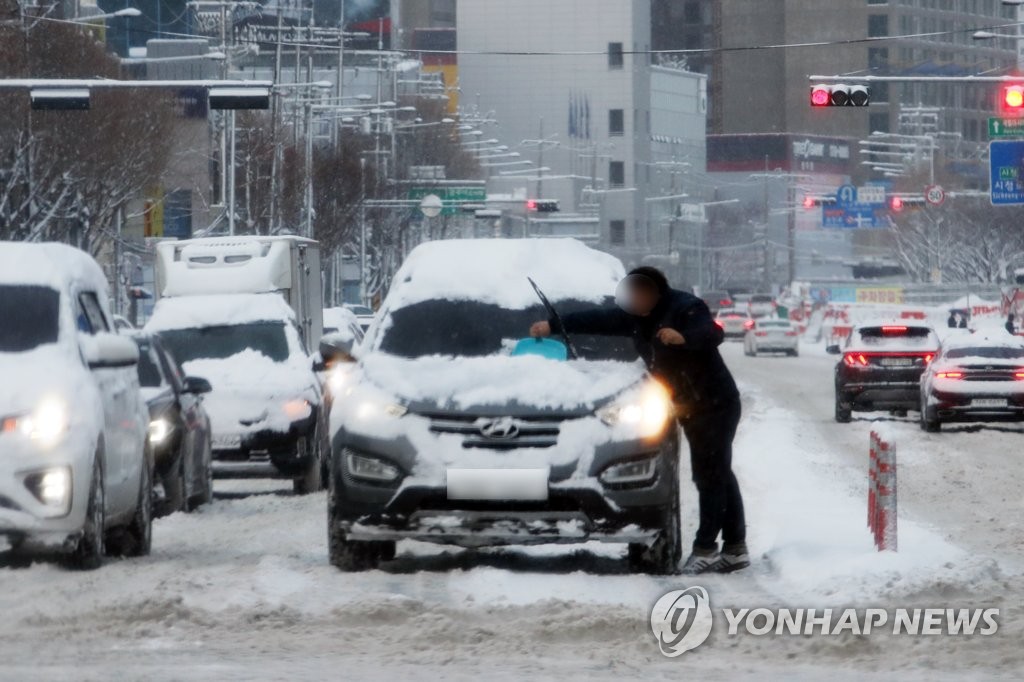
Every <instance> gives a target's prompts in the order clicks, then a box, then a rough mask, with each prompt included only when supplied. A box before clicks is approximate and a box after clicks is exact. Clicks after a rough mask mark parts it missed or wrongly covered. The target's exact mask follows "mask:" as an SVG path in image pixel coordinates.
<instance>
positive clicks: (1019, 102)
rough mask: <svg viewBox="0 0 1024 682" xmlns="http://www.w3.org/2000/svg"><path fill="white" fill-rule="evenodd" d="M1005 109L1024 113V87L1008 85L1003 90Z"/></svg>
mask: <svg viewBox="0 0 1024 682" xmlns="http://www.w3.org/2000/svg"><path fill="white" fill-rule="evenodd" d="M1003 108H1004V109H1005V110H1007V111H1013V112H1016V113H1024V85H1007V86H1005V87H1004V88H1003Z"/></svg>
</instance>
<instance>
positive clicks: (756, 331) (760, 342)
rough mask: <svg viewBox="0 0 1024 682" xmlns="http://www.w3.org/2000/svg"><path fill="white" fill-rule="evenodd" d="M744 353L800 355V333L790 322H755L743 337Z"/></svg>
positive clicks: (766, 320) (765, 320) (763, 320)
mask: <svg viewBox="0 0 1024 682" xmlns="http://www.w3.org/2000/svg"><path fill="white" fill-rule="evenodd" d="M743 352H744V354H746V355H750V356H754V355H757V354H758V353H785V354H786V355H792V356H794V357H796V356H797V355H799V354H800V332H799V331H798V330H797V328H796V327H794V326H793V323H792V322H790V321H789V320H768V319H761V320H754V325H753V327H751V328H750V329H749V330H747V333H746V335H745V336H744V337H743Z"/></svg>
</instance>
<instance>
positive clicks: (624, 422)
mask: <svg viewBox="0 0 1024 682" xmlns="http://www.w3.org/2000/svg"><path fill="white" fill-rule="evenodd" d="M597 416H598V417H599V418H600V419H601V421H603V422H604V423H605V424H607V425H608V426H612V427H624V428H627V429H631V430H634V431H635V432H636V433H637V434H638V435H639V436H640V437H642V438H654V437H657V436H660V435H661V434H662V433H663V432H664V431H665V426H666V425H667V424H668V421H669V418H670V417H671V416H672V400H671V398H670V397H669V393H668V390H667V389H666V388H665V387H664V386H662V385H661V384H660V383H659V382H657V381H654V380H650V381H648V382H647V383H645V384H644V385H643V386H642V387H640V388H639V389H635V390H633V391H630V392H629V393H627V394H626V395H624V396H622V397H621V398H619V399H618V400H616V401H615V402H613V403H611V404H609V405H606V406H604V407H602V408H601V409H600V410H598V411H597Z"/></svg>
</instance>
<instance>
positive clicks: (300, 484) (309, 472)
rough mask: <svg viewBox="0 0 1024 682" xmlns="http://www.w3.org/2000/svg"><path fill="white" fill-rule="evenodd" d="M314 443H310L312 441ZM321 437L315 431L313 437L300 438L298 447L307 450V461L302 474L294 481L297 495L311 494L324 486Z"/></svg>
mask: <svg viewBox="0 0 1024 682" xmlns="http://www.w3.org/2000/svg"><path fill="white" fill-rule="evenodd" d="M311 440H312V442H313V443H314V445H311V444H310V441H311ZM316 443H319V437H318V436H317V435H316V434H315V433H314V434H313V438H312V439H310V438H308V437H303V438H301V439H299V443H298V445H297V447H299V448H301V449H302V450H303V451H305V455H306V456H305V460H306V461H305V463H304V464H303V470H302V474H301V475H300V476H299V477H298V478H296V479H294V480H293V481H292V490H293V491H294V492H295V494H296V495H309V494H310V493H315V492H317V491H318V490H321V489H322V488H323V479H322V478H321V477H320V473H321V471H322V467H321V465H320V458H321V455H320V447H319V445H316Z"/></svg>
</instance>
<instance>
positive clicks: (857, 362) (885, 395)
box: [826, 324, 939, 423]
mask: <svg viewBox="0 0 1024 682" xmlns="http://www.w3.org/2000/svg"><path fill="white" fill-rule="evenodd" d="M826 350H827V351H828V352H829V353H831V354H833V355H842V356H843V357H842V359H841V360H840V361H839V362H838V363H837V364H836V368H835V418H836V421H837V422H840V423H846V422H848V421H850V419H851V414H852V412H854V411H872V410H890V411H892V412H895V413H897V414H899V413H905V412H906V411H907V410H916V409H918V407H919V406H920V404H921V400H920V390H921V389H920V387H921V375H922V374H923V373H924V370H925V368H927V367H928V364H929V363H930V362H931V361H932V360H933V359H934V358H935V356H936V354H937V353H938V352H939V340H938V337H936V335H935V332H934V330H932V328H931V327H929V326H926V325H909V324H862V325H858V326H856V327H854V328H853V331H852V332H851V333H850V336H849V337H848V338H847V340H846V345H845V347H843V348H840V347H839V346H838V345H832V346H829V347H828V348H827V349H826Z"/></svg>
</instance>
